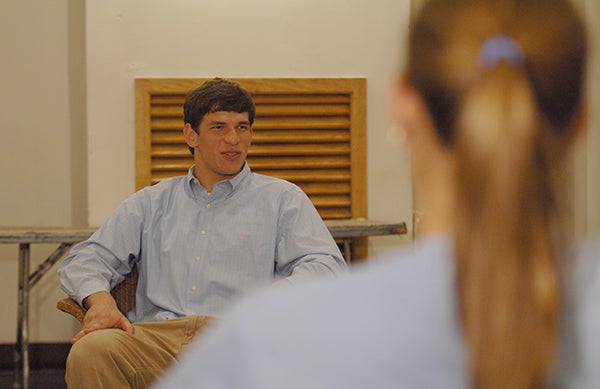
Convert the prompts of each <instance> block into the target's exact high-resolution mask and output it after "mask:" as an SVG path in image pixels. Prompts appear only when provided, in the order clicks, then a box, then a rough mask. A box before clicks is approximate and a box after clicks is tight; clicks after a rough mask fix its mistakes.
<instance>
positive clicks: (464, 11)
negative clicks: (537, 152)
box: [406, 0, 587, 145]
mask: <svg viewBox="0 0 600 389" xmlns="http://www.w3.org/2000/svg"><path fill="white" fill-rule="evenodd" d="M495 36H505V37H509V38H511V39H513V40H514V42H516V43H517V44H518V45H519V46H520V48H521V50H522V52H523V54H524V62H523V63H522V65H521V66H518V65H517V66H515V67H517V68H519V70H521V71H522V72H523V74H524V75H525V76H526V77H527V79H528V80H529V82H530V83H531V88H532V91H533V93H534V94H535V100H536V102H537V104H538V107H539V109H540V113H541V114H542V115H543V116H544V117H545V119H547V120H548V122H549V124H551V125H552V126H553V127H554V128H555V129H556V130H557V131H561V130H564V129H566V128H567V127H568V122H569V120H570V119H571V118H572V117H573V115H575V114H576V113H577V111H578V108H579V106H580V103H581V99H582V96H583V78H584V68H585V60H586V47H587V46H586V36H585V30H584V27H583V25H582V24H581V22H580V19H579V18H578V16H577V14H576V12H575V10H574V9H573V8H572V6H571V5H570V3H569V2H568V1H566V0H544V1H539V0H505V1H503V0H499V1H478V0H453V1H444V0H433V1H430V2H428V3H427V4H426V5H425V6H424V8H423V10H422V12H421V13H420V15H419V17H418V18H417V19H416V20H415V21H414V24H413V26H412V28H411V32H410V39H409V51H408V62H407V69H406V79H407V81H408V82H409V83H410V84H411V85H412V86H413V87H415V88H416V89H417V90H418V91H419V92H420V93H421V94H422V96H423V98H424V100H425V102H426V104H427V106H428V108H429V110H430V112H431V114H432V117H433V120H434V122H435V124H436V128H437V130H438V132H439V135H440V137H441V139H442V140H443V141H444V142H445V143H446V144H449V145H450V144H452V142H453V140H454V137H455V136H456V134H455V132H456V129H457V128H456V120H457V116H458V114H459V111H460V105H461V103H462V101H463V99H464V98H465V96H466V95H467V94H468V92H469V91H470V90H471V89H472V88H473V87H474V86H476V85H477V84H478V83H479V82H480V81H481V79H482V78H484V77H486V76H487V74H488V73H489V72H490V71H493V66H490V64H484V63H482V62H481V59H480V54H481V49H482V47H484V45H485V43H486V42H487V41H488V40H489V39H490V38H492V37H495ZM498 65H500V64H498ZM490 68H491V69H490Z"/></svg>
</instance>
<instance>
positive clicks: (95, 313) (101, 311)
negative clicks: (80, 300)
mask: <svg viewBox="0 0 600 389" xmlns="http://www.w3.org/2000/svg"><path fill="white" fill-rule="evenodd" d="M84 305H85V307H86V308H87V312H86V314H85V316H84V317H83V323H82V326H81V331H79V332H78V333H77V334H75V336H74V337H73V339H71V344H74V343H75V342H77V341H78V340H79V339H81V338H82V337H84V336H85V335H87V334H89V333H90V332H93V331H96V330H101V329H103V328H120V329H122V330H123V331H125V332H127V333H128V334H131V335H133V332H134V331H135V328H134V327H133V324H131V322H130V321H129V320H127V318H126V317H125V316H123V314H122V313H121V311H119V309H118V308H117V303H116V302H115V299H113V297H112V296H111V295H110V293H108V292H97V293H94V294H91V295H89V296H88V297H86V298H85V300H84Z"/></svg>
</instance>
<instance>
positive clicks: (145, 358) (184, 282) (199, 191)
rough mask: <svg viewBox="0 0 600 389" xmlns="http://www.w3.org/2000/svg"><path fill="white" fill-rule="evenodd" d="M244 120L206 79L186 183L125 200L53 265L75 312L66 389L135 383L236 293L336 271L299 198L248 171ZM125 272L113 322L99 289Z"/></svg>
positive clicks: (315, 220)
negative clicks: (128, 300) (130, 282)
mask: <svg viewBox="0 0 600 389" xmlns="http://www.w3.org/2000/svg"><path fill="white" fill-rule="evenodd" d="M254 114H255V107H254V102H253V101H252V98H251V97H250V95H249V94H248V92H247V91H246V90H244V89H243V88H242V87H241V86H240V85H239V84H237V83H234V82H231V81H227V80H223V79H213V80H211V81H208V82H206V83H204V84H203V85H202V86H201V87H200V88H198V89H196V90H194V91H192V92H191V93H190V94H189V95H188V96H187V98H186V101H185V105H184V121H185V125H184V128H183V135H184V138H185V140H186V143H187V144H188V146H189V148H190V151H191V152H192V154H193V156H194V166H192V167H191V168H190V170H189V173H188V175H187V176H181V177H174V178H170V179H167V180H164V181H163V182H161V183H159V184H157V185H154V186H152V187H147V188H144V189H142V190H140V191H139V192H137V193H135V194H133V195H132V196H131V197H130V198H128V199H127V200H125V201H124V202H123V203H122V204H121V205H120V206H119V207H118V208H117V209H116V210H115V212H114V213H113V214H112V215H111V216H110V217H109V218H108V219H107V220H106V221H105V223H104V224H103V225H102V227H101V228H100V229H99V230H98V231H97V232H96V233H94V235H92V236H91V237H90V239H89V240H87V241H85V242H82V243H81V244H79V245H77V246H76V247H74V248H73V250H72V252H71V254H70V255H69V256H68V257H67V258H66V259H65V260H64V261H63V263H62V264H61V266H60V268H59V276H60V281H61V284H62V287H63V289H64V290H65V292H66V293H67V294H69V296H71V297H72V298H73V299H75V300H76V301H77V302H79V303H80V304H81V305H82V306H83V307H84V308H85V309H86V310H87V312H86V315H85V317H84V320H83V325H82V329H81V331H80V332H79V333H77V334H76V335H75V337H74V338H73V340H72V343H73V347H72V349H71V352H70V354H69V358H68V360H67V370H66V380H67V383H68V385H69V386H71V387H76V388H94V387H110V388H117V387H127V386H131V387H145V386H147V385H148V384H149V383H150V382H151V381H152V380H153V379H154V378H156V377H157V376H159V375H160V374H161V373H162V372H163V371H164V369H165V367H166V366H168V365H169V364H170V363H172V362H173V361H175V360H176V358H177V356H178V354H179V352H180V351H181V349H182V347H184V346H185V345H186V344H187V343H189V341H190V340H191V339H192V337H193V336H194V335H195V334H196V332H197V331H198V330H199V329H200V328H201V327H202V326H203V325H205V324H206V322H207V321H208V320H207V318H210V317H218V316H220V314H221V313H222V311H223V310H224V309H225V308H226V307H228V305H229V304H230V302H231V301H232V300H234V299H235V298H236V297H238V296H239V295H242V294H245V293H247V292H249V291H250V290H253V289H256V288H258V287H259V286H262V285H268V284H270V283H273V282H274V281H275V282H278V283H287V282H294V281H295V280H297V279H300V278H302V277H306V276H310V275H312V274H315V273H325V274H327V273H329V274H333V273H336V272H338V271H339V270H341V269H343V268H344V267H345V263H344V260H343V259H342V257H341V254H340V252H339V250H338V248H337V246H336V244H335V242H334V241H333V239H332V237H331V235H330V234H329V232H328V231H327V228H326V227H325V225H324V224H323V221H322V220H321V218H320V217H319V215H318V213H317V211H316V210H315V208H314V206H313V205H312V203H311V202H310V200H309V199H308V197H307V196H306V195H305V194H304V193H303V192H302V191H301V190H300V189H299V188H298V187H297V186H295V185H293V184H291V183H289V182H286V181H283V180H280V179H276V178H272V177H267V176H262V175H258V174H255V173H252V172H250V168H249V167H248V165H247V164H246V155H247V154H248V148H249V146H250V141H251V138H252V124H253V121H254ZM134 264H137V266H138V268H139V272H140V278H139V282H138V287H137V294H136V307H135V309H134V310H132V311H131V312H129V313H128V315H127V317H125V316H123V315H122V314H121V313H120V312H119V310H118V309H117V307H116V304H115V301H114V299H113V298H112V297H111V295H110V293H109V291H110V290H111V289H112V288H113V287H114V286H115V285H116V284H118V283H119V282H120V281H121V280H122V279H123V277H124V275H125V274H127V273H128V272H129V271H130V270H131V268H132V266H133V265H134ZM249 319H250V318H249ZM132 323H135V324H132Z"/></svg>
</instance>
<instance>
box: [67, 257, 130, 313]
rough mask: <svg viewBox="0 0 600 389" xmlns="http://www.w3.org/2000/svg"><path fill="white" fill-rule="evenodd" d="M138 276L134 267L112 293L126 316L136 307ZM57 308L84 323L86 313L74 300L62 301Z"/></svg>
mask: <svg viewBox="0 0 600 389" xmlns="http://www.w3.org/2000/svg"><path fill="white" fill-rule="evenodd" d="M138 275H139V273H138V269H137V266H134V267H133V269H132V270H131V273H129V274H128V275H126V276H125V279H124V280H123V282H121V283H120V284H118V285H117V286H115V287H114V288H113V290H111V292H110V294H112V296H113V297H114V299H115V301H116V302H117V307H118V308H119V310H120V311H121V312H122V313H123V314H124V315H127V312H129V311H131V310H132V309H133V308H134V307H135V291H136V288H137V282H138ZM56 308H58V309H60V310H61V311H63V312H66V313H68V314H70V315H72V316H74V317H75V318H76V319H77V320H79V321H80V322H82V321H83V316H84V315H85V311H84V310H83V308H82V307H81V306H80V305H79V304H77V302H76V301H75V300H73V299H72V298H64V299H62V300H60V301H59V302H58V303H57V304H56Z"/></svg>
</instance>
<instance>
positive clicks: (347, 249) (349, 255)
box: [344, 239, 352, 264]
mask: <svg viewBox="0 0 600 389" xmlns="http://www.w3.org/2000/svg"><path fill="white" fill-rule="evenodd" d="M351 242H352V239H344V259H345V260H346V263H347V264H350V263H352V250H350V243H351Z"/></svg>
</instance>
